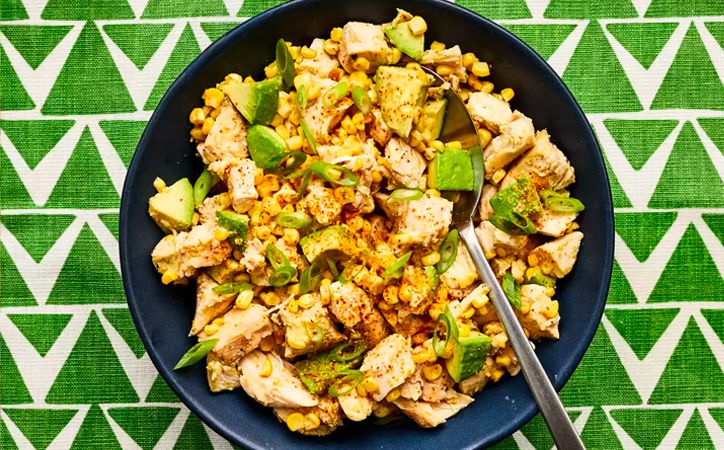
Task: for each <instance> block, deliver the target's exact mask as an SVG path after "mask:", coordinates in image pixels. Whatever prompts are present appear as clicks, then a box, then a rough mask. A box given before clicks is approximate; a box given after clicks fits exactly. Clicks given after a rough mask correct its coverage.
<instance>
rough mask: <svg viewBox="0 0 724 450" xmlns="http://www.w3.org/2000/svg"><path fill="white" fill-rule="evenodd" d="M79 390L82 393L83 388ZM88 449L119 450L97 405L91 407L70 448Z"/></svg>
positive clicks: (109, 427)
mask: <svg viewBox="0 0 724 450" xmlns="http://www.w3.org/2000/svg"><path fill="white" fill-rule="evenodd" d="M79 390H80V391H82V390H83V388H81V387H79ZM88 448H93V449H104V450H106V449H107V450H111V449H120V448H121V445H120V444H119V443H118V440H117V439H116V435H115V434H114V433H113V429H112V428H111V426H110V425H109V424H108V421H107V420H106V417H105V414H103V411H101V408H100V407H99V406H98V405H91V407H90V409H89V410H88V413H87V414H86V416H85V419H83V423H82V424H81V426H80V429H79V430H78V434H77V435H76V436H75V440H74V441H73V446H72V447H71V449H72V450H85V449H88Z"/></svg>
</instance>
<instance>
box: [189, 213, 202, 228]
mask: <svg viewBox="0 0 724 450" xmlns="http://www.w3.org/2000/svg"><path fill="white" fill-rule="evenodd" d="M199 219H201V216H199V213H197V212H195V213H194V214H193V215H192V216H191V225H198V224H199Z"/></svg>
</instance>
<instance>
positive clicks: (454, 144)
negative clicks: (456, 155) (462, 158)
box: [445, 141, 463, 150]
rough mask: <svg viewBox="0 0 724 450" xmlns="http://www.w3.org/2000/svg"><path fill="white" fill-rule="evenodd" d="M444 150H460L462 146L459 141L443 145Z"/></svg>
mask: <svg viewBox="0 0 724 450" xmlns="http://www.w3.org/2000/svg"><path fill="white" fill-rule="evenodd" d="M445 147H446V148H453V149H456V150H462V149H463V144H462V143H461V142H460V141H450V142H446V143H445Z"/></svg>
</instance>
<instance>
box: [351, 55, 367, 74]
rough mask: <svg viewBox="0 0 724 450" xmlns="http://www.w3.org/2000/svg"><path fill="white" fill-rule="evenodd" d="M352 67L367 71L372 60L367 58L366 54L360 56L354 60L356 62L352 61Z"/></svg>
mask: <svg viewBox="0 0 724 450" xmlns="http://www.w3.org/2000/svg"><path fill="white" fill-rule="evenodd" d="M352 67H354V70H359V71H362V72H366V71H368V70H369V69H370V60H369V59H367V58H365V57H364V56H360V57H358V58H357V59H355V60H354V63H352Z"/></svg>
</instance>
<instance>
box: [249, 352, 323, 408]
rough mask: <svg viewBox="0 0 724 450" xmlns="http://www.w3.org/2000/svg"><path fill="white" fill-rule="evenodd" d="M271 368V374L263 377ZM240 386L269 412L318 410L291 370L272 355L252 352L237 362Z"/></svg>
mask: <svg viewBox="0 0 724 450" xmlns="http://www.w3.org/2000/svg"><path fill="white" fill-rule="evenodd" d="M268 364H271V368H272V370H271V374H270V375H268V376H265V375H262V374H265V373H266V372H265V370H266V369H268ZM239 370H240V371H241V376H240V377H239V382H240V383H241V387H242V388H244V391H246V393H247V394H249V396H250V397H251V398H253V399H254V400H256V401H257V402H259V403H261V404H262V405H264V406H270V407H272V408H302V407H310V406H317V405H318V404H319V399H318V398H317V397H316V396H314V395H312V394H311V393H310V392H309V391H308V390H307V388H306V387H305V386H304V383H302V380H300V379H299V377H297V374H296V373H295V372H294V366H292V365H291V364H289V363H288V362H286V361H284V360H283V359H282V358H281V357H280V356H279V355H277V354H276V353H274V352H269V353H264V352H262V351H260V350H254V351H253V352H251V353H249V354H248V355H246V356H245V357H244V358H242V359H241V361H240V362H239Z"/></svg>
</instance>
